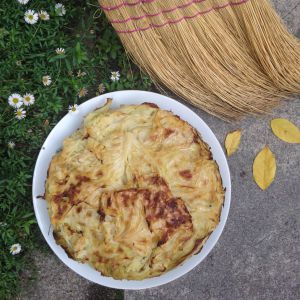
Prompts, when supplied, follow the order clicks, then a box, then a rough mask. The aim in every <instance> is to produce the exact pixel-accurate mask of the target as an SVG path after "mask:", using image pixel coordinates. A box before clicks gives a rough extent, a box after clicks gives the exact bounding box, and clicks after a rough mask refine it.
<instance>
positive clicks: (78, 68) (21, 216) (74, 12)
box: [0, 0, 151, 299]
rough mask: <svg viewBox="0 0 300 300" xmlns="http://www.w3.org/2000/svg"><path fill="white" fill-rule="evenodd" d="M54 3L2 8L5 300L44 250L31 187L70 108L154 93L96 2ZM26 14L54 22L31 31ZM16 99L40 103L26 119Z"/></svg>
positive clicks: (0, 254)
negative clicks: (128, 92)
mask: <svg viewBox="0 0 300 300" xmlns="http://www.w3.org/2000/svg"><path fill="white" fill-rule="evenodd" d="M55 4H56V2H55V1H52V0H44V1H38V0H30V1H29V2H28V3H27V4H26V5H22V4H20V3H19V2H18V1H17V0H11V1H1V2H0V128H1V130H0V222H1V223H0V299H11V298H14V297H15V296H16V295H17V294H18V293H19V288H20V273H21V272H22V270H24V269H25V268H26V266H28V264H30V262H29V258H30V252H31V251H32V249H34V248H37V247H38V241H37V236H38V229H37V224H36V220H35V216H34V213H33V207H32V199H31V181H32V173H33V168H34V165H35V160H36V158H37V155H38V152H39V149H40V147H41V145H42V143H43V141H44V140H45V138H46V136H47V135H48V134H49V132H50V131H51V129H52V128H53V127H54V126H55V124H56V123H57V122H58V120H59V119H60V118H61V117H62V116H63V115H64V114H66V113H67V112H68V107H69V105H73V104H80V103H82V102H84V101H85V100H87V99H89V98H92V97H94V96H95V95H98V94H100V93H103V89H104V88H105V91H107V92H109V91H115V90H122V89H144V90H147V89H149V88H150V87H151V81H150V80H149V78H148V77H146V76H145V75H143V74H142V73H141V72H140V71H139V70H138V69H137V68H136V67H135V66H133V65H132V64H131V63H130V62H129V60H128V58H127V56H126V54H125V52H124V50H123V48H122V45H121V44H120V42H119V40H118V37H117V36H116V34H115V33H114V31H113V29H112V27H111V26H110V25H109V24H108V22H107V20H106V18H105V16H104V14H103V13H102V12H101V11H100V10H99V6H98V3H97V1H96V0H90V1H86V0H80V1H79V0H69V1H64V2H63V4H64V5H65V8H66V14H65V15H63V16H59V15H58V14H57V11H55ZM28 9H33V10H35V11H36V12H38V11H40V10H45V11H47V12H48V13H49V15H50V19H49V20H48V21H44V20H41V19H39V20H38V21H37V23H35V24H32V25H31V24H27V23H26V22H25V20H24V13H25V11H26V10H28ZM57 48H64V49H65V51H64V53H63V54H57V53H56V51H55V49H57ZM113 71H119V72H120V79H119V80H118V81H112V80H111V72H113ZM46 75H48V76H50V77H51V79H52V83H51V84H50V85H49V86H44V84H43V82H42V78H43V76H46ZM99 85H100V86H99ZM80 91H81V92H80ZM86 91H87V95H83V94H85V92H86ZM12 93H18V94H20V95H24V94H26V93H31V94H32V95H34V97H35V103H34V104H33V105H30V106H24V105H23V106H22V108H23V109H24V110H25V111H26V117H25V118H24V119H22V120H18V119H17V118H16V116H15V109H14V108H13V107H12V106H10V105H9V104H8V98H9V96H10V95H11V94H12ZM79 96H82V97H79ZM10 142H13V143H14V147H11V146H13V145H12V144H9V143H10ZM16 243H19V244H20V245H21V247H22V251H21V252H20V253H19V254H16V255H12V254H11V253H10V247H11V246H12V245H13V244H16Z"/></svg>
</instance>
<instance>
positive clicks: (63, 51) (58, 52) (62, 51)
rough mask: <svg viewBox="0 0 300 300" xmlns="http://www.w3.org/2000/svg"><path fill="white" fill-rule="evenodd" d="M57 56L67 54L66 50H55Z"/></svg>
mask: <svg viewBox="0 0 300 300" xmlns="http://www.w3.org/2000/svg"><path fill="white" fill-rule="evenodd" d="M55 52H56V54H59V55H60V54H65V49H64V48H56V49H55Z"/></svg>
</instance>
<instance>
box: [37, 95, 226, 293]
mask: <svg viewBox="0 0 300 300" xmlns="http://www.w3.org/2000/svg"><path fill="white" fill-rule="evenodd" d="M107 98H113V105H112V108H117V107H119V106H120V105H126V104H127V105H128V104H141V103H143V102H152V103H155V104H157V105H158V106H159V107H160V108H162V109H165V110H170V111H172V112H173V113H174V114H176V115H178V116H180V118H181V119H183V120H185V121H187V122H188V123H189V124H191V125H192V126H193V127H194V128H196V129H197V130H198V132H199V133H200V134H201V136H202V138H203V140H204V141H206V142H207V143H208V145H209V146H210V147H211V151H212V153H213V157H214V159H215V160H216V162H217V163H218V165H219V168H220V172H221V176H222V180H223V186H224V187H225V188H226V194H225V202H224V206H223V209H222V213H221V219H220V223H219V225H218V226H217V228H216V229H215V230H214V232H213V233H212V234H211V236H210V237H209V239H208V240H207V242H206V243H205V245H204V247H203V249H202V250H201V251H200V253H198V254H197V255H193V256H192V257H190V258H189V259H187V260H186V261H184V262H183V263H182V264H181V265H179V266H177V267H176V268H174V269H173V270H171V271H169V272H167V273H165V274H163V275H161V276H159V277H154V278H150V279H145V280H142V281H135V280H115V279H113V278H111V277H104V276H102V275H101V274H100V273H99V272H97V271H96V270H94V269H93V268H92V267H90V266H88V265H87V264H81V263H78V262H76V261H75V260H72V259H70V258H68V256H67V254H66V253H65V251H64V250H63V249H62V248H61V247H60V246H58V245H57V244H56V242H55V240H54V238H53V234H52V228H51V224H50V219H49V215H48V211H47V204H46V201H45V200H43V199H41V198H40V197H38V196H40V195H43V194H44V191H45V180H46V178H47V170H48V166H49V164H50V162H51V159H52V157H53V155H54V154H55V153H56V152H57V150H59V149H60V148H61V147H62V144H63V140H64V139H65V138H66V137H68V136H69V135H71V134H72V133H73V132H74V131H75V130H76V129H77V128H79V127H80V125H81V122H82V120H83V118H84V116H85V115H87V114H88V113H89V112H91V111H93V110H94V109H96V108H99V107H101V106H102V105H104V103H105V102H106V99H107ZM32 196H33V205H34V210H35V215H36V218H37V221H38V224H39V227H40V229H41V231H42V233H43V235H44V237H45V239H46V241H47V243H48V244H49V246H50V247H51V249H52V250H53V251H54V253H55V254H56V255H57V256H58V257H59V258H60V260H61V261H63V262H64V263H65V264H66V265H67V266H68V267H69V268H71V269H72V270H73V271H75V272H76V273H78V274H79V275H81V276H83V277H85V278H86V279H88V280H90V281H93V282H95V283H98V284H101V285H104V286H108V287H112V288H117V289H145V288H150V287H155V286H159V285H162V284H165V283H168V282H170V281H173V280H175V279H177V278H178V277H181V276H182V275H184V274H186V273H187V272H189V271H190V270H192V269H193V268H194V267H196V266H197V265H198V264H199V263H200V262H201V261H202V260H203V259H204V258H205V257H206V256H207V255H208V253H209V252H210V251H211V250H212V248H213V247H214V246H215V244H216V243H217V241H218V239H219V237H220V235H221V233H222V231H223V228H224V226H225V223H226V220H227V216H228V212H229V207H230V199H231V181H230V172H229V168H228V164H227V160H226V156H225V154H224V152H223V150H222V147H221V145H220V144H219V142H218V140H217V138H216V137H215V135H214V134H213V132H212V131H211V130H210V128H209V127H208V126H207V125H206V124H205V122H204V121H203V120H202V119H201V118H200V117H199V116H198V115H197V114H195V113H194V112H193V111H192V110H190V109H189V108H188V107H186V106H185V105H183V104H181V103H179V102H177V101H175V100H173V99H171V98H168V97H166V96H162V95H159V94H155V93H150V92H144V91H120V92H114V93H109V94H105V95H101V96H98V97H95V98H93V99H91V100H89V101H86V102H85V103H83V104H81V105H80V107H79V112H78V114H76V115H70V114H68V115H66V116H65V117H63V118H62V119H61V121H60V122H58V124H57V125H56V126H55V127H54V128H53V130H52V131H51V133H50V134H49V136H48V137H47V139H46V141H45V143H44V144H43V146H42V149H41V151H40V153H39V156H38V159H37V162H36V166H35V170H34V175H33V185H32Z"/></svg>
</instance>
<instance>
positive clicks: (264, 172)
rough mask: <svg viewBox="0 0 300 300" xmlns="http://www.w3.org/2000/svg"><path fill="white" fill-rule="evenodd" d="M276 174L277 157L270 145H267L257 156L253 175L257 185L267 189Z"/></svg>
mask: <svg viewBox="0 0 300 300" xmlns="http://www.w3.org/2000/svg"><path fill="white" fill-rule="evenodd" d="M275 175H276V159H275V156H274V154H273V153H272V151H271V150H270V148H269V147H268V146H265V147H264V148H263V149H262V150H261V151H260V152H259V153H258V155H257V156H256V158H255V160H254V163H253V177H254V180H255V182H256V183H257V185H258V186H259V187H260V188H261V189H262V190H266V189H267V188H268V187H269V186H270V184H271V183H272V182H273V181H274V178H275Z"/></svg>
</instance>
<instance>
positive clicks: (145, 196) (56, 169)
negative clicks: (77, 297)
mask: <svg viewBox="0 0 300 300" xmlns="http://www.w3.org/2000/svg"><path fill="white" fill-rule="evenodd" d="M110 104H111V100H109V101H108V103H107V104H106V105H105V106H104V107H102V108H100V109H98V110H96V111H94V112H92V113H90V114H89V115H88V116H87V117H86V118H85V120H84V124H83V126H82V128H81V129H79V130H78V131H77V132H75V133H74V134H73V135H72V136H70V137H69V138H67V139H66V140H65V141H64V146H63V149H62V151H61V152H59V153H58V154H57V155H56V156H55V157H54V158H53V159H52V162H51V164H50V167H49V171H48V179H47V183H46V200H47V202H48V207H49V215H50V218H51V223H52V224H53V227H54V237H55V239H56V241H57V243H58V244H60V245H61V246H62V247H63V248H64V249H65V250H66V252H67V254H68V255H69V256H70V257H72V258H74V259H75V260H78V261H81V262H87V263H89V264H90V265H92V266H93V267H94V268H96V269H97V270H99V271H100V272H101V273H102V274H103V275H105V276H112V277H114V278H117V279H138V280H139V279H144V278H148V277H153V276H158V275H160V274H161V273H163V272H165V271H167V270H170V269H171V268H173V267H175V266H176V265H178V264H179V263H181V262H182V261H183V260H184V259H186V258H187V257H188V256H190V255H191V254H193V253H196V252H198V251H199V250H200V249H201V247H202V246H203V244H204V242H205V241H206V239H207V238H208V236H209V235H210V233H211V232H212V231H213V230H214V228H215V227H216V225H217V224H218V222H219V217H220V212H221V207H222V204H223V201H224V190H223V187H222V182H221V177H220V173H219V170H218V166H217V164H216V163H215V162H214V161H213V159H212V156H211V152H210V151H209V148H208V146H207V145H206V144H205V143H204V142H203V141H202V139H201V138H200V136H199V135H198V133H197V132H196V130H195V129H193V128H192V127H191V126H190V125H189V124H188V123H186V122H184V121H182V120H181V119H180V118H179V117H177V116H174V115H173V114H172V113H171V112H167V111H163V110H160V109H159V108H158V107H157V106H156V105H154V104H151V103H144V104H142V105H137V106H134V105H130V106H123V107H120V108H119V109H116V110H111V109H110Z"/></svg>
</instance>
